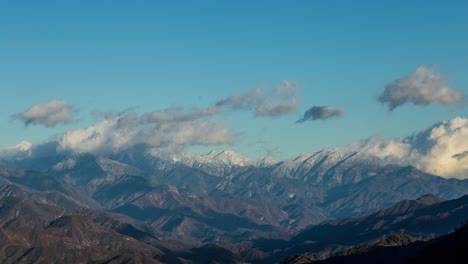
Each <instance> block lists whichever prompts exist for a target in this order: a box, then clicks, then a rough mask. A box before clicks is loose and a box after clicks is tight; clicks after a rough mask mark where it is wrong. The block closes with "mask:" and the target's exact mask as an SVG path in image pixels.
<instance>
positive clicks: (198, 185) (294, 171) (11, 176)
mask: <svg viewBox="0 0 468 264" xmlns="http://www.w3.org/2000/svg"><path fill="white" fill-rule="evenodd" d="M0 164H3V165H0V197H4V198H8V197H18V198H19V199H23V200H26V201H33V202H35V203H41V204H47V205H50V206H55V207H57V208H62V209H63V210H67V211H68V212H76V211H79V210H84V209H86V210H91V211H96V212H102V213H105V214H106V215H107V216H108V217H110V218H112V219H117V220H118V221H121V222H122V223H126V224H128V225H131V226H132V227H134V228H135V229H137V230H141V232H145V233H147V234H148V235H149V236H152V237H154V238H157V239H162V240H164V241H166V240H167V241H174V240H183V241H185V243H188V244H190V245H192V247H193V248H196V249H197V250H198V249H199V250H208V249H209V250H214V251H218V250H221V251H222V250H228V251H227V252H229V254H232V258H233V259H237V260H239V261H240V260H242V261H249V262H258V261H260V262H261V261H264V260H267V259H269V260H271V261H279V260H281V258H284V257H286V256H288V255H294V254H298V253H304V252H308V251H311V250H312V251H317V252H322V253H320V254H322V255H323V256H325V255H327V254H328V255H329V254H331V252H334V251H336V250H339V249H342V248H343V247H346V246H349V245H355V244H357V243H363V242H366V241H368V240H370V239H375V238H376V237H380V236H382V235H384V234H387V233H388V232H398V230H399V229H401V228H402V227H401V226H400V225H399V224H401V225H404V226H405V229H407V230H413V229H411V228H413V227H414V228H415V229H414V230H413V231H414V232H423V233H424V234H426V235H427V234H431V233H434V234H436V235H443V234H446V233H448V232H449V231H450V230H452V229H453V228H455V227H456V226H454V225H455V224H456V223H458V222H457V221H458V220H457V219H458V218H456V219H455V220H454V219H452V218H450V217H449V218H447V219H445V218H443V217H442V218H441V217H439V215H438V214H442V215H443V214H444V213H446V212H447V211H450V210H452V209H447V208H448V207H447V206H448V205H444V206H442V205H441V206H442V208H443V209H441V210H440V212H439V211H438V214H436V217H435V218H434V219H438V220H444V221H443V222H444V223H445V224H444V226H443V227H437V225H435V224H430V225H429V224H428V225H427V228H426V229H424V228H423V229H420V225H419V222H418V221H419V220H412V219H413V218H411V217H413V216H414V214H415V212H416V211H417V212H420V211H419V210H423V209H425V208H426V207H427V206H436V205H439V204H445V203H446V202H443V201H444V200H452V199H455V198H458V197H461V196H463V195H466V194H467V193H468V180H459V179H447V178H442V177H438V176H435V175H430V174H427V173H424V172H422V171H419V170H417V169H415V168H414V167H411V166H406V167H401V166H398V165H394V164H388V163H386V162H385V161H383V160H381V159H379V158H378V157H376V156H372V155H370V154H366V153H362V152H356V151H347V150H343V149H325V150H322V151H317V152H311V153H308V154H305V155H301V156H298V157H296V158H292V159H288V160H284V161H277V160H275V159H273V158H270V157H263V158H261V159H258V160H250V159H248V158H245V157H242V156H241V155H239V154H237V153H235V152H233V151H229V150H226V151H212V152H209V153H207V154H192V153H179V154H165V153H158V152H155V151H154V150H151V149H148V148H146V147H145V146H138V147H136V148H134V149H131V150H128V151H123V152H120V153H118V154H113V155H106V156H100V155H95V154H89V153H72V152H63V151H62V152H59V151H57V145H56V144H55V143H50V144H44V145H38V146H34V145H32V144H29V143H27V142H22V143H21V144H19V145H17V146H16V147H14V148H10V149H8V150H3V152H1V153H0ZM429 193H430V194H432V195H431V196H425V197H423V198H420V200H418V201H416V202H414V201H411V200H413V199H416V198H419V197H422V196H424V195H426V194H429ZM465 200H466V198H465ZM465 200H460V201H459V203H461V204H465V203H466V201H465ZM401 201H403V202H401ZM398 202H401V203H399V204H397V205H395V204H396V203H398ZM447 202H448V201H447ZM402 203H403V204H402ZM390 206H393V207H390ZM395 206H396V207H395ZM454 206H455V205H454ZM387 207H390V208H388V209H385V210H387V211H379V210H381V209H383V208H387ZM402 210H403V211H402ZM404 210H406V211H404ZM425 210H429V209H427V208H426V209H425ZM431 210H432V209H431ZM434 210H435V209H434ZM453 210H455V209H453ZM460 212H461V211H460ZM379 214H380V215H383V216H385V217H389V218H391V219H393V218H394V217H397V215H399V216H398V217H403V216H404V219H405V220H402V219H400V220H398V221H396V222H395V220H394V219H393V220H388V219H386V218H385V217H383V218H382V217H381V218H379ZM71 215H73V214H71ZM356 215H361V218H349V217H353V216H356ZM362 215H364V216H362ZM402 215H403V216H402ZM77 217H78V216H77ZM77 217H74V216H73V217H71V218H70V219H69V218H67V219H68V220H66V222H67V224H64V226H66V225H68V224H71V225H77V224H78V223H80V222H82V221H85V220H83V219H82V218H79V217H83V216H79V217H78V218H79V220H76V219H78V218H77ZM362 217H366V218H362ZM369 217H370V218H369ZM424 217H426V218H428V217H429V216H424ZM424 217H423V216H422V218H424ZM463 217H466V215H463ZM429 218H430V217H429ZM54 219H58V218H57V217H55V218H54ZM54 219H53V217H49V218H47V221H49V222H50V221H53V220H54ZM335 219H337V220H335ZM340 219H341V220H340ZM350 219H352V220H350ZM370 219H373V220H370ZM418 219H419V218H418ZM450 219H452V220H453V221H452V220H450ZM41 221H42V222H41V223H43V222H44V221H45V219H42V220H41ZM61 221H65V220H61ZM61 221H59V223H62V222H61ZM86 221H87V220H86ZM91 221H92V220H91ZM412 221H413V222H412ZM450 221H452V222H450ZM402 223H404V224H402ZM42 225H44V224H42ZM448 226H449V227H451V228H452V229H450V228H447V227H448ZM351 227H352V228H351ZM361 227H362V230H361V229H359V228H361ZM416 227H417V228H419V229H417V228H416ZM355 228H358V229H359V230H360V232H359V233H358V234H356V233H353V232H354V231H353V230H355ZM364 228H367V229H369V228H370V230H367V231H366V230H364ZM91 229H92V228H91ZM416 229H417V230H416ZM339 230H341V231H339ZM413 231H412V232H413ZM28 232H29V231H28ZM366 232H367V233H366ZM333 233H336V234H337V235H336V238H334V237H335V236H333V235H331V234H333ZM320 234H321V235H320ZM338 234H339V236H338ZM309 237H313V240H312V241H316V242H313V243H310V242H307V241H310V239H309ZM351 238H352V239H351ZM340 239H341V240H340ZM317 241H318V242H317ZM140 242H141V241H140ZM213 243H214V244H216V245H218V246H214V244H213ZM203 245H211V246H208V248H206V247H204V246H203ZM220 245H222V246H223V247H219V246H220ZM330 245H331V246H330ZM324 246H327V247H328V249H327V250H324V249H323V248H322V247H324ZM129 247H130V245H129ZM185 247H187V246H185ZM223 248H226V249H223ZM151 250H154V249H151ZM151 250H150V251H151ZM117 251H118V249H116V252H117ZM18 252H21V251H18ZM151 252H153V251H151ZM154 252H156V251H154ZM323 252H326V253H323ZM15 254H16V253H15ZM17 254H20V253H17ZM38 254H39V253H38ZM151 254H152V255H151V256H149V255H144V254H143V255H142V254H140V253H138V254H137V255H138V256H142V258H143V257H145V258H146V257H148V256H149V258H150V259H154V258H155V257H154V256H156V255H157V254H156V253H151ZM187 254H188V253H187ZM111 255H112V254H111ZM153 255H154V256H153ZM169 255H170V256H177V254H175V253H174V254H172V253H171V254H169ZM15 256H16V255H15ZM97 256H102V257H104V255H103V254H101V253H99V254H97ZM89 257H90V256H89ZM106 257H108V255H106ZM113 257H115V256H113ZM93 258H94V257H93ZM96 259H97V258H96ZM189 259H190V257H189ZM97 261H98V260H97ZM142 261H143V260H142ZM144 261H146V260H144ZM144 261H143V262H144ZM221 263H222V262H221Z"/></svg>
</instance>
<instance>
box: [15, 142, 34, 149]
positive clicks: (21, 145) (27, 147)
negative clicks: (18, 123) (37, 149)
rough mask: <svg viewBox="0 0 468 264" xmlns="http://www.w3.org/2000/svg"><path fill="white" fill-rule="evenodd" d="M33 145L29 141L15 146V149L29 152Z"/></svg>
mask: <svg viewBox="0 0 468 264" xmlns="http://www.w3.org/2000/svg"><path fill="white" fill-rule="evenodd" d="M32 146H33V144H32V143H31V142H28V141H21V142H20V143H18V144H17V145H15V146H14V148H15V149H17V150H19V151H29V150H30V149H31V148H32Z"/></svg>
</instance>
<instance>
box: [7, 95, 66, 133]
mask: <svg viewBox="0 0 468 264" xmlns="http://www.w3.org/2000/svg"><path fill="white" fill-rule="evenodd" d="M72 110H73V106H72V105H71V104H68V103H67V102H66V101H64V100H61V101H58V100H52V101H50V102H47V103H44V104H35V105H33V106H31V107H30V108H29V109H27V110H26V111H24V112H21V113H16V114H14V115H13V118H14V119H17V120H20V121H21V122H23V123H24V124H25V125H27V126H28V125H31V124H32V125H43V126H45V127H54V126H56V125H58V124H66V123H70V122H71V121H72V119H73V117H72V113H71V112H72Z"/></svg>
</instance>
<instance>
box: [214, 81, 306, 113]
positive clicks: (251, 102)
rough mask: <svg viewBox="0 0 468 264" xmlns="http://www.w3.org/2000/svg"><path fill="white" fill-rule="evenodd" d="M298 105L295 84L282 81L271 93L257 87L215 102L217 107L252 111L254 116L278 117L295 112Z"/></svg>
mask: <svg viewBox="0 0 468 264" xmlns="http://www.w3.org/2000/svg"><path fill="white" fill-rule="evenodd" d="M297 105H298V94H297V84H296V83H295V82H292V81H283V82H282V83H281V84H280V85H278V86H277V87H276V89H274V90H273V91H271V92H265V91H264V90H263V89H262V88H260V87H258V88H255V89H253V90H250V91H247V92H244V93H240V94H236V95H231V96H228V97H226V98H223V99H220V100H218V102H216V106H217V107H229V108H231V109H233V110H252V111H254V112H253V113H254V116H269V117H278V116H282V115H285V114H289V113H292V112H295V111H296V109H297Z"/></svg>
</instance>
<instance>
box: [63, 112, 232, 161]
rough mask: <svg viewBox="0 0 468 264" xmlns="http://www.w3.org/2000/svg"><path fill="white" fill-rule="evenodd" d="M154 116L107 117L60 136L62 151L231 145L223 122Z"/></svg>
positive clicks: (230, 136) (116, 150) (228, 132)
mask: <svg viewBox="0 0 468 264" xmlns="http://www.w3.org/2000/svg"><path fill="white" fill-rule="evenodd" d="M171 111H172V110H168V111H167V113H170V112H171ZM151 114H152V113H146V114H144V115H142V116H139V115H137V114H136V113H135V112H128V113H121V114H118V115H113V116H108V117H106V118H104V119H102V120H101V121H100V122H98V123H96V124H94V125H92V126H89V127H86V128H83V129H76V130H70V131H67V132H65V133H64V134H62V135H60V136H59V137H58V139H57V141H58V148H59V150H60V151H66V150H70V151H74V152H89V153H96V154H104V155H105V154H113V153H116V152H118V151H123V150H126V149H130V148H132V147H135V146H139V145H144V146H147V147H149V148H155V149H159V150H161V151H167V152H172V151H180V150H183V149H184V148H186V147H189V146H194V145H222V144H231V143H232V137H233V136H232V132H231V130H230V129H229V128H227V127H226V126H225V125H224V123H223V122H222V121H207V120H200V119H197V118H195V117H194V118H181V119H179V120H178V121H177V122H173V121H174V116H173V117H172V118H169V117H168V118H162V119H161V120H158V119H157V118H156V119H150V117H151ZM186 114H187V113H186ZM169 115H171V114H169ZM176 116H177V117H178V115H176Z"/></svg>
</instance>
